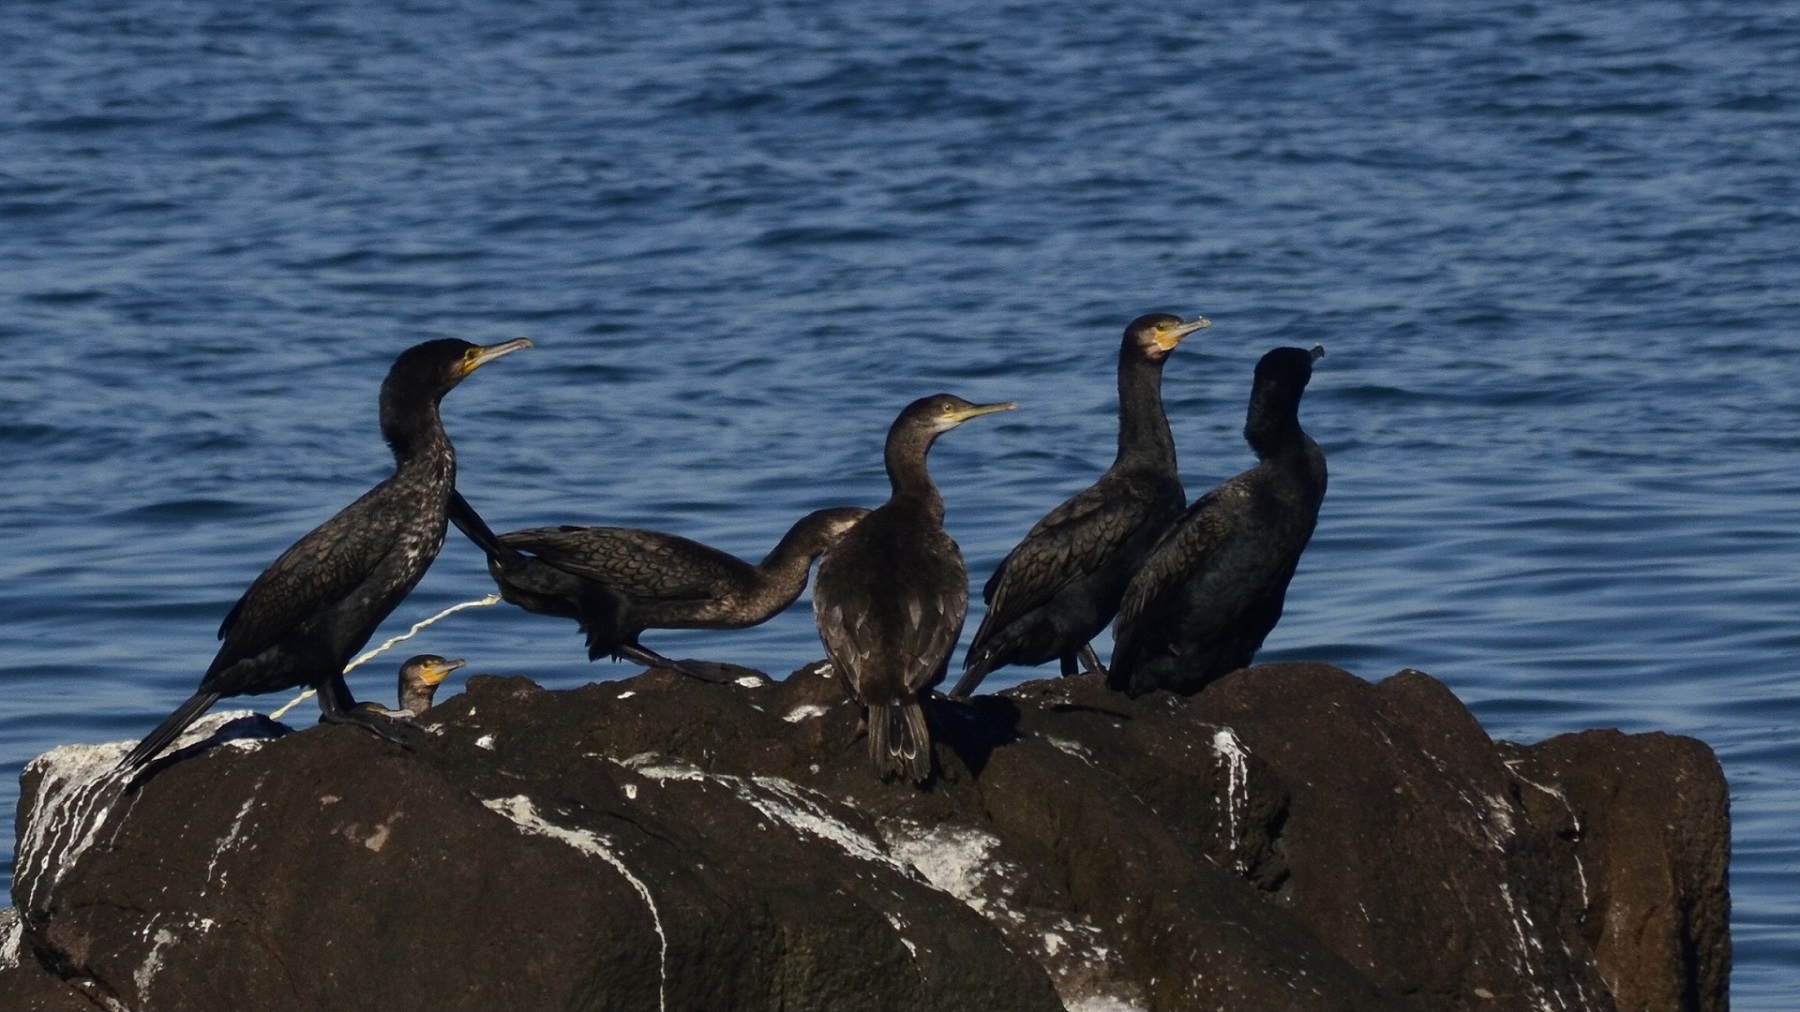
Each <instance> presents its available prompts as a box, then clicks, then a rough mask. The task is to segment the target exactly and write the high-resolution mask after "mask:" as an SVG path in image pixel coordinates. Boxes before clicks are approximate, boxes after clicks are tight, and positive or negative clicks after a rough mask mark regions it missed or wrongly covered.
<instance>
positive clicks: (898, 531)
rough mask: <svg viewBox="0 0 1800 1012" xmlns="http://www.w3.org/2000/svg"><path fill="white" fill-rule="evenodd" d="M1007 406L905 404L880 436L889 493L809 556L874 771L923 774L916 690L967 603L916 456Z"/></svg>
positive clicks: (925, 750)
mask: <svg viewBox="0 0 1800 1012" xmlns="http://www.w3.org/2000/svg"><path fill="white" fill-rule="evenodd" d="M1015 407H1018V405H1017V404H1014V403H1012V402H1010V401H1009V402H1006V403H1003V404H971V403H969V402H968V401H965V400H963V399H962V398H960V397H953V396H951V395H950V394H937V395H935V396H932V397H926V398H923V399H921V400H917V401H914V402H913V403H911V404H909V405H907V406H906V409H905V410H904V411H902V412H900V417H899V418H897V419H895V421H894V424H893V427H892V428H890V429H889V430H888V436H887V451H886V460H887V473H888V481H889V482H890V483H891V484H892V486H893V493H892V494H891V495H890V496H889V498H888V501H887V502H886V503H884V504H882V506H881V507H880V508H879V509H877V510H875V512H873V513H870V514H869V515H868V516H867V517H865V518H863V520H862V522H860V523H858V524H857V525H856V526H855V527H853V528H851V529H850V533H848V534H846V535H844V539H843V540H842V541H839V542H838V544H837V547H835V548H833V549H832V550H831V551H829V552H826V553H825V558H824V560H823V561H821V562H820V563H819V578H818V582H817V584H816V585H815V586H814V587H813V615H814V617H815V619H816V620H817V621H818V625H819V639H820V640H822V641H823V642H824V644H825V653H826V655H827V656H829V657H830V659H831V664H832V668H833V669H834V670H835V671H836V672H837V674H838V677H839V678H842V679H843V680H844V685H845V686H846V687H847V688H848V690H849V692H850V695H851V696H852V697H853V698H855V699H856V701H857V702H858V703H860V704H862V705H863V706H864V707H866V708H867V710H868V734H869V754H870V756H871V757H872V758H873V759H874V760H875V770H876V772H877V773H878V774H880V776H881V777H882V779H884V780H885V779H887V778H888V777H890V776H896V775H897V776H902V777H905V778H906V779H907V780H909V781H911V782H913V783H915V784H917V783H923V782H924V781H925V780H926V779H927V778H928V777H929V776H930V775H931V732H930V730H929V729H928V728H927V727H926V725H925V711H924V709H923V708H922V707H921V706H920V703H919V699H920V696H921V695H922V694H923V693H924V692H925V691H926V690H928V689H930V688H931V687H932V686H934V685H937V684H938V683H939V682H941V681H943V680H944V669H945V667H946V666H947V665H948V664H949V660H950V654H951V652H952V651H953V650H955V649H956V638H957V637H958V636H959V635H960V634H961V633H962V624H963V616H964V614H965V613H966V612H967V611H968V606H969V575H968V571H967V570H966V569H965V568H964V567H963V558H962V551H961V550H960V549H958V548H957V547H956V542H955V541H952V540H951V539H950V535H948V534H946V533H944V500H943V497H942V496H940V495H939V494H938V490H937V486H936V485H934V484H932V481H931V474H930V472H929V471H927V470H926V467H925V455H926V453H927V452H929V451H930V449H931V444H932V441H933V440H935V439H937V437H938V435H939V433H943V432H948V431H949V430H951V429H954V428H956V427H957V426H958V425H961V424H962V423H963V422H966V421H968V420H969V419H971V418H974V417H976V416H978V415H986V414H992V413H993V412H996V411H1006V410H1010V409H1012V408H1015Z"/></svg>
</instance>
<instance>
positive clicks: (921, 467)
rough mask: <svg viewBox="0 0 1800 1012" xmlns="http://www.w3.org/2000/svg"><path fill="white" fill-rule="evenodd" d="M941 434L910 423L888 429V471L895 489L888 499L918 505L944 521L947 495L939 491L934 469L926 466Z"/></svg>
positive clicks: (930, 514)
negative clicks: (932, 447)
mask: <svg viewBox="0 0 1800 1012" xmlns="http://www.w3.org/2000/svg"><path fill="white" fill-rule="evenodd" d="M937 437H938V434H937V433H936V432H935V431H931V430H927V429H922V428H914V427H912V426H907V425H896V426H894V427H893V428H892V429H890V430H888V438H887V452H886V458H887V474H888V483H889V484H890V485H892V486H893V490H894V491H893V494H892V495H891V496H890V497H889V500H888V501H889V502H905V503H910V504H915V505H916V506H917V507H919V508H922V509H924V510H925V512H926V514H927V515H929V516H931V517H934V518H936V519H937V520H938V521H939V522H942V521H943V519H944V497H943V496H941V495H939V494H938V490H937V485H935V484H933V483H932V480H931V472H930V471H928V470H926V469H925V455H926V454H927V453H929V452H931V444H932V443H934V442H936V441H937Z"/></svg>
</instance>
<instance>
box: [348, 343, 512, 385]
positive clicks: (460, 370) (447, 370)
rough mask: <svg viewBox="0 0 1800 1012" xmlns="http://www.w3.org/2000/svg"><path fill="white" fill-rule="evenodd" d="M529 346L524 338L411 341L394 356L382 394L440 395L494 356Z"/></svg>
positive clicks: (490, 360)
mask: <svg viewBox="0 0 1800 1012" xmlns="http://www.w3.org/2000/svg"><path fill="white" fill-rule="evenodd" d="M529 347H531V339H530V338H524V337H517V338H514V339H512V340H511V341H502V342H500V343H499V344H488V345H481V344H470V343H469V342H467V341H463V340H459V339H458V338H454V337H446V338H440V339H438V340H436V341H426V342H424V343H422V344H415V345H413V346H412V347H410V348H408V349H406V350H405V351H403V352H401V353H400V357H399V358H396V359H394V365H393V368H391V369H389V370H388V375H387V381H386V382H385V383H383V384H382V393H383V395H384V396H386V395H389V394H390V393H392V394H398V393H400V392H402V391H405V392H408V393H427V394H430V395H432V396H434V397H442V396H443V395H444V394H446V393H448V392H450V390H451V388H453V387H455V386H456V385H457V384H458V383H461V382H462V381H463V379H464V378H465V377H467V376H468V375H469V374H470V373H472V372H474V371H475V370H477V369H479V368H481V367H482V366H484V365H486V364H488V363H489V362H492V361H493V360H494V359H497V358H500V357H502V356H504V355H510V354H512V353H513V352H515V351H519V350H520V349H523V348H529Z"/></svg>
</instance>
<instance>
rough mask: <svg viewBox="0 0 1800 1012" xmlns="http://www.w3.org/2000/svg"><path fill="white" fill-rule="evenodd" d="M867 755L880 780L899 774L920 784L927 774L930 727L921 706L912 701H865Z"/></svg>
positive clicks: (928, 767) (929, 763)
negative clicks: (866, 708) (867, 715)
mask: <svg viewBox="0 0 1800 1012" xmlns="http://www.w3.org/2000/svg"><path fill="white" fill-rule="evenodd" d="M869 757H870V758H872V759H874V760H875V772H876V773H878V774H880V775H881V778H882V779H883V780H886V779H887V778H889V777H892V776H898V777H903V778H905V779H906V780H908V781H910V782H911V783H915V784H922V783H924V782H925V781H926V780H928V779H930V777H931V730H930V729H929V728H927V727H926V726H925V708H924V707H922V706H920V705H919V704H918V703H917V702H912V703H871V704H869Z"/></svg>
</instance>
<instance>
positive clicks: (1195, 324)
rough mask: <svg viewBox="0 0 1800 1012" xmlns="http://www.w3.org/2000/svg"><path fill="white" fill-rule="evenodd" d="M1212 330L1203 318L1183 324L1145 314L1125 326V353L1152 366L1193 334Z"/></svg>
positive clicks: (1173, 318)
mask: <svg viewBox="0 0 1800 1012" xmlns="http://www.w3.org/2000/svg"><path fill="white" fill-rule="evenodd" d="M1210 326H1212V321H1211V320H1208V319H1207V318H1206V317H1204V316H1196V317H1194V318H1193V319H1192V320H1183V319H1182V318H1181V317H1179V316H1174V315H1171V314H1169V313H1146V314H1144V315H1143V316H1140V317H1138V318H1137V319H1135V320H1133V321H1131V322H1130V323H1128V324H1126V325H1125V342H1124V346H1123V347H1124V350H1125V351H1127V352H1134V353H1136V354H1138V355H1141V356H1143V357H1144V358H1147V359H1149V360H1150V361H1152V362H1160V361H1162V360H1163V359H1165V358H1168V357H1169V352H1171V351H1174V350H1175V346H1176V345H1178V344H1180V343H1181V342H1182V339H1183V338H1185V337H1187V336H1188V335H1189V334H1192V333H1193V332H1194V331H1196V330H1202V329H1205V328H1207V327H1210Z"/></svg>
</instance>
